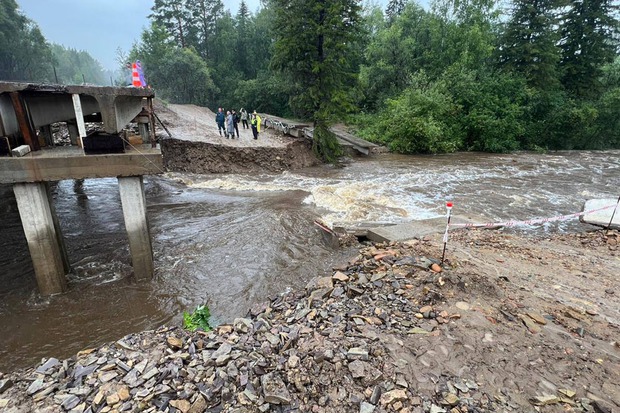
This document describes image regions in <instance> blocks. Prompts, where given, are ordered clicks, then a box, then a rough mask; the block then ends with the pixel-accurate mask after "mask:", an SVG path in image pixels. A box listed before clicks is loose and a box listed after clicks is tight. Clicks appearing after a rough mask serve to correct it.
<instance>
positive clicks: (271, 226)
mask: <svg viewBox="0 0 620 413" xmlns="http://www.w3.org/2000/svg"><path fill="white" fill-rule="evenodd" d="M619 155H620V151H605V152H561V153H553V154H545V155H540V154H530V153H519V154H511V155H488V154H453V155H443V156H395V155H381V156H377V157H374V158H369V159H360V160H356V161H355V162H353V163H351V164H350V165H348V166H347V167H345V168H342V169H334V168H331V167H329V166H323V167H317V168H310V169H306V170H301V171H294V172H286V173H283V174H279V175H267V174H265V175H255V176H245V175H209V176H199V175H186V174H169V175H167V176H163V177H150V178H148V179H147V181H146V191H147V203H148V214H149V220H150V224H151V232H152V237H153V249H154V256H155V265H156V275H155V279H154V280H153V281H151V282H145V283H135V282H133V280H132V278H131V266H130V257H129V249H128V245H127V239H126V235H125V231H124V224H123V218H122V211H121V207H120V199H119V195H118V186H117V183H116V180H115V179H96V180H95V179H93V180H85V181H84V182H83V183H80V182H74V181H61V182H59V183H57V184H56V185H54V186H53V194H54V199H55V206H56V210H57V213H58V216H59V219H60V222H61V227H62V230H63V235H64V237H65V241H66V243H67V248H68V253H69V259H70V261H71V263H72V267H73V272H72V274H70V276H69V277H70V291H69V292H68V293H66V294H62V295H59V296H54V297H48V298H42V297H40V296H39V295H38V294H37V292H36V285H35V281H34V273H33V269H32V264H31V262H30V258H29V254H28V248H27V244H26V240H25V238H24V234H23V231H22V228H21V223H20V218H19V214H18V211H17V206H16V203H15V199H14V197H13V194H12V189H11V187H10V186H0V216H1V217H2V219H1V220H0V235H1V236H0V371H10V370H12V369H15V368H20V367H23V366H27V365H31V364H33V363H35V362H36V361H38V360H40V358H41V357H44V356H55V357H59V358H60V357H67V356H69V355H71V354H74V353H75V352H76V351H79V350H81V349H83V348H86V347H89V346H94V345H98V344H101V343H103V342H106V341H111V340H116V339H118V338H120V337H122V336H123V335H125V334H127V333H130V332H135V331H139V330H144V329H152V328H155V327H157V326H159V325H161V324H164V323H179V322H180V320H181V313H182V312H183V311H184V310H190V309H192V308H194V307H195V306H197V305H199V304H202V303H207V304H208V305H209V307H210V308H211V311H212V314H213V317H214V319H215V322H225V321H232V319H233V318H234V317H237V316H243V315H245V313H246V311H247V309H248V308H249V307H250V306H251V305H252V304H253V303H255V302H259V301H263V300H265V299H266V298H267V297H270V296H273V295H275V294H278V293H279V292H282V291H284V290H286V289H287V288H296V287H299V286H303V285H305V283H306V282H307V281H308V280H309V279H310V278H311V277H313V276H315V275H318V274H323V273H326V272H328V271H329V269H330V268H331V266H332V265H333V264H334V263H336V262H340V261H342V260H344V259H345V258H348V257H350V256H351V255H352V254H353V251H352V250H347V249H340V250H339V249H334V247H333V246H332V245H330V244H329V243H328V242H327V241H326V240H325V238H324V237H323V235H322V234H321V233H320V232H319V231H318V230H317V229H316V227H315V226H314V225H313V221H314V219H316V218H321V219H323V220H324V221H326V222H328V223H330V224H343V225H355V224H359V223H362V222H380V223H394V222H403V221H408V220H414V219H424V218H432V217H437V216H441V215H442V214H444V212H445V211H444V202H445V201H446V200H451V201H453V202H454V203H455V208H454V211H453V212H454V214H455V215H456V216H458V215H462V216H480V217H485V218H486V219H488V220H506V219H529V218H537V217H549V216H553V215H556V214H567V213H572V212H577V211H579V210H580V209H581V207H582V204H583V201H584V200H585V199H589V198H599V197H605V198H615V197H617V196H618V195H619V194H618V192H619V188H620V160H619ZM582 228H583V226H582V225H581V224H579V223H578V222H576V221H568V222H562V223H554V224H547V225H546V226H542V227H536V228H524V229H520V231H527V232H528V233H534V232H544V231H548V232H556V231H577V230H581V229H582ZM438 253H440V252H438ZM317 273H318V274H317Z"/></svg>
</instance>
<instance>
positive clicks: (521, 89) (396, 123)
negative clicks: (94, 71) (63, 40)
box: [132, 0, 620, 157]
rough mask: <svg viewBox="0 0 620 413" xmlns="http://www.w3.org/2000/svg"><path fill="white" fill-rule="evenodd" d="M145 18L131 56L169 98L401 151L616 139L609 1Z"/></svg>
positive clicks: (304, 8)
mask: <svg viewBox="0 0 620 413" xmlns="http://www.w3.org/2000/svg"><path fill="white" fill-rule="evenodd" d="M150 19H151V26H150V28H148V29H147V30H145V31H144V33H143V35H142V39H141V41H140V42H139V43H138V44H137V45H136V46H135V48H134V50H133V51H132V56H133V57H134V58H139V59H141V60H142V61H143V63H144V65H145V67H146V71H147V75H148V77H149V78H150V81H151V83H152V84H153V86H154V87H155V88H156V89H158V91H159V92H160V93H161V95H162V96H164V97H166V98H167V99H170V100H171V101H174V102H191V103H196V104H201V105H206V106H209V107H211V108H215V107H217V106H224V107H241V106H243V107H246V108H251V109H257V110H260V111H264V112H268V113H272V114H277V115H282V116H294V117H299V118H303V119H310V120H312V121H314V122H315V124H316V125H318V126H320V125H322V124H329V123H330V122H333V121H342V120H346V121H347V122H348V123H350V124H353V125H356V127H357V128H358V133H360V134H361V135H363V136H364V137H366V138H368V139H372V140H376V141H379V142H381V143H384V144H386V145H388V146H389V147H390V148H391V149H392V150H395V151H398V152H403V153H438V152H452V151H459V150H474V151H493V152H503V151H511V150H516V149H533V150H547V149H587V148H591V149H603V148H612V147H614V148H617V147H620V116H618V114H619V110H620V59H619V45H620V42H619V37H618V3H617V2H614V1H611V0H513V1H511V2H509V3H505V2H501V3H500V2H498V1H492V0H436V1H433V2H432V3H431V6H430V8H428V9H426V8H423V7H422V6H420V5H419V4H417V3H415V2H412V1H410V2H407V1H405V0H391V1H390V3H389V4H388V5H387V7H386V10H385V12H384V11H383V10H382V9H381V8H380V7H378V6H366V7H361V5H360V3H359V2H357V1H354V0H267V1H265V2H264V3H263V6H262V7H261V8H260V9H259V10H258V11H257V12H255V13H252V12H250V11H249V10H248V8H247V5H246V4H245V3H244V2H242V3H241V6H240V8H239V10H238V11H237V12H236V14H234V15H233V14H231V13H230V12H228V11H227V10H225V9H224V7H223V5H222V2H221V0H191V1H190V0H156V1H155V3H154V6H153V8H152V14H151V16H150ZM323 146H324V145H323ZM328 149H329V148H328ZM323 155H324V156H326V157H329V155H330V154H329V150H328V152H327V153H324V154H323Z"/></svg>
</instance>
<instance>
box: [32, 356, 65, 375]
mask: <svg viewBox="0 0 620 413" xmlns="http://www.w3.org/2000/svg"><path fill="white" fill-rule="evenodd" d="M56 366H60V362H59V361H58V359H55V358H53V357H51V358H49V359H47V361H46V362H45V363H43V364H42V365H41V366H40V367H39V368H38V369H37V370H36V372H37V373H40V374H47V373H48V370H50V369H52V368H54V367H56Z"/></svg>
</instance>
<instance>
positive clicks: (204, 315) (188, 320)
mask: <svg viewBox="0 0 620 413" xmlns="http://www.w3.org/2000/svg"><path fill="white" fill-rule="evenodd" d="M210 317H211V313H210V312H209V307H207V306H206V305H200V306H198V307H196V309H195V310H194V312H193V313H188V312H187V311H184V312H183V328H185V329H186V330H189V331H196V330H198V329H201V330H204V331H211V326H210V325H209V318H210Z"/></svg>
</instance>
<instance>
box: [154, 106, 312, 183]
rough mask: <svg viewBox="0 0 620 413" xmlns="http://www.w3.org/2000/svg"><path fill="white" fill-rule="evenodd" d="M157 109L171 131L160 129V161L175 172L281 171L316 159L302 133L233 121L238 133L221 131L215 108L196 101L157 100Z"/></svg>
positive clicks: (308, 163) (302, 166)
mask: <svg viewBox="0 0 620 413" xmlns="http://www.w3.org/2000/svg"><path fill="white" fill-rule="evenodd" d="M156 112H157V113H158V116H159V117H160V118H161V120H162V122H163V123H164V124H165V125H166V127H167V128H168V130H169V131H170V134H171V135H172V137H169V136H168V135H167V134H166V133H164V131H161V133H159V136H160V142H161V147H162V153H163V156H164V165H165V166H166V168H167V169H168V170H170V171H174V172H192V173H248V172H258V171H267V172H281V171H284V170H291V169H300V168H304V167H307V166H312V165H316V164H318V163H319V161H318V160H317V159H316V157H315V156H314V154H313V152H312V145H311V142H309V141H308V140H306V139H297V138H292V137H288V136H284V135H282V134H281V133H278V132H276V131H275V130H273V129H265V128H264V127H263V129H262V130H261V132H260V133H259V135H258V139H254V137H253V135H252V131H251V129H249V128H244V127H243V124H242V123H239V124H238V128H239V136H238V137H237V136H236V133H235V138H234V139H227V138H226V135H225V134H220V131H219V130H218V127H217V124H216V122H215V114H214V113H213V112H211V111H210V110H209V109H208V108H204V107H199V106H195V105H172V104H171V105H163V104H161V103H158V104H157V105H156Z"/></svg>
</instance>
